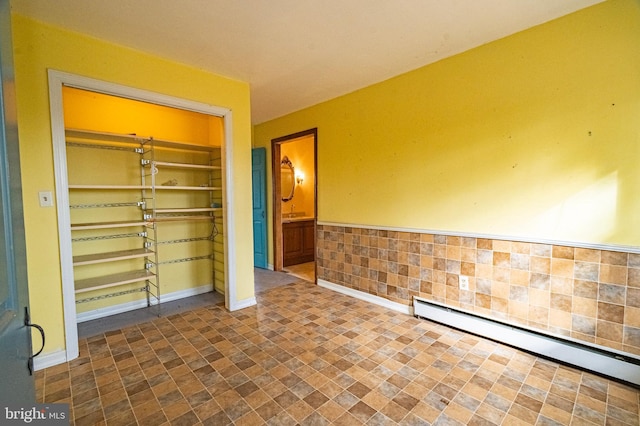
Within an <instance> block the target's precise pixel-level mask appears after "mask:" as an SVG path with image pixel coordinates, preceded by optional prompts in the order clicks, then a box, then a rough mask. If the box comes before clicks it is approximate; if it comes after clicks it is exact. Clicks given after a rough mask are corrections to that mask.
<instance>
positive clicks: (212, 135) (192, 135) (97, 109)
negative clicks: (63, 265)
mask: <svg viewBox="0 0 640 426" xmlns="http://www.w3.org/2000/svg"><path fill="white" fill-rule="evenodd" d="M63 97H64V120H65V127H66V128H73V129H83V130H93V131H100V132H110V133H121V134H132V133H135V134H137V135H140V136H143V137H147V136H153V137H154V138H155V139H163V140H175V141H182V142H190V143H196V144H208V145H212V146H222V143H223V121H222V119H221V118H219V117H214V116H208V115H205V114H201V113H196V112H192V111H186V110H181V109H177V108H169V107H165V106H161V105H154V104H150V103H145V102H139V101H134V100H130V99H124V98H119V97H115V96H110V95H104V94H100V93H95V92H90V91H86V90H80V89H75V88H70V87H64V88H63ZM107 153H108V155H107ZM87 155H100V161H99V164H100V167H95V164H96V163H95V160H94V161H89V159H88V158H87V157H86V156H87ZM123 155H125V156H126V155H128V154H126V153H125V154H121V153H119V152H117V151H116V152H114V151H107V152H106V153H104V152H103V153H87V151H86V149H79V150H78V149H75V150H73V149H67V161H68V170H69V183H81V182H83V179H84V180H86V179H87V176H90V177H91V181H92V182H94V183H97V184H113V183H117V184H121V185H139V184H140V177H139V170H138V169H137V168H136V170H128V169H125V165H126V164H127V160H126V159H124V158H123ZM174 161H178V162H189V160H188V159H184V158H176V159H174ZM132 164H134V163H132ZM87 167H90V168H91V170H86V168H87ZM129 168H131V167H129ZM74 174H75V175H77V176H75V175H74ZM123 180H124V181H123ZM198 195H202V194H192V196H198ZM120 196H121V197H122V196H123V195H122V194H121V195H120ZM129 196H130V195H129ZM114 202H115V201H114ZM199 204H202V202H200V203H199ZM205 204H206V203H205ZM72 213H74V215H78V214H81V215H82V217H83V219H82V222H92V221H99V220H92V217H91V216H92V215H94V216H95V214H96V213H97V212H96V210H95V209H80V210H79V211H73V212H72ZM98 214H99V213H98ZM140 214H141V213H140ZM130 219H139V217H137V218H130ZM183 226H195V225H193V224H190V225H183ZM199 226H200V228H202V224H199ZM207 226H208V225H207ZM219 231H222V229H220V230H219ZM186 232H188V230H185V233H186ZM198 232H200V233H204V232H208V230H205V229H201V230H199V231H198ZM132 243H135V242H134V241H132ZM89 244H90V243H81V244H80V245H77V246H76V247H75V248H74V255H75V254H81V253H78V252H76V250H83V249H84V248H85V246H88V245H89ZM101 244H104V242H102V243H101ZM102 247H104V246H102ZM130 248H137V247H130ZM189 249H190V247H189V246H187V245H177V246H175V247H172V254H171V257H172V258H184V257H189V256H192V255H193V253H191V252H189ZM102 251H104V249H102ZM165 251H166V250H165ZM216 251H217V252H220V253H222V252H223V247H222V244H219V247H217V248H216ZM216 263H218V264H219V265H216V267H215V269H216V273H215V281H216V283H215V287H216V290H218V291H219V292H221V293H224V264H223V260H222V256H218V257H217V258H216ZM101 267H102V268H105V269H107V270H108V268H109V267H111V265H109V264H106V265H102V266H101ZM213 267H214V265H213V264H212V262H211V261H208V260H204V261H203V260H201V261H197V262H185V263H180V264H174V265H171V267H166V268H163V270H162V283H161V293H162V294H164V295H166V294H169V293H174V292H178V291H183V290H188V289H195V288H199V287H204V286H208V285H211V284H212V272H211V270H212V268H213ZM80 272H82V271H76V274H77V273H80ZM104 273H106V272H104ZM78 278H83V277H80V276H76V279H78ZM212 288H213V287H212ZM141 298H144V293H133V294H128V295H124V296H119V297H118V298H116V299H113V298H107V299H101V300H97V301H92V302H89V303H81V304H78V305H77V306H76V308H77V312H78V313H83V312H88V311H93V310H96V309H102V308H105V307H107V306H111V305H113V304H121V303H125V302H131V301H134V300H138V299H141Z"/></svg>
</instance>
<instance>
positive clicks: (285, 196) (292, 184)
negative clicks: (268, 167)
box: [280, 156, 296, 201]
mask: <svg viewBox="0 0 640 426" xmlns="http://www.w3.org/2000/svg"><path fill="white" fill-rule="evenodd" d="M295 189H296V179H295V172H294V169H293V164H291V161H290V160H289V158H288V157H287V156H285V157H284V158H283V159H282V161H281V162H280V190H281V195H282V201H291V199H292V198H293V192H294V191H295Z"/></svg>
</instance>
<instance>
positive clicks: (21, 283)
mask: <svg viewBox="0 0 640 426" xmlns="http://www.w3.org/2000/svg"><path fill="white" fill-rule="evenodd" d="M10 17H11V14H10V12H9V0H0V21H1V22H0V77H1V80H2V84H1V85H0V365H1V366H2V367H0V402H1V404H2V405H5V406H6V405H9V404H28V403H34V402H35V386H34V380H33V377H32V376H31V375H30V372H29V366H30V365H29V364H30V363H31V358H30V357H31V331H30V328H29V327H28V326H27V325H25V315H26V314H27V312H28V299H29V295H28V290H27V260H26V249H25V243H24V222H23V215H22V189H21V179H20V155H19V152H18V126H17V123H16V121H15V117H16V111H15V101H14V99H15V95H14V93H13V92H14V89H13V60H12V49H13V47H12V44H11V18H10ZM27 323H28V320H27ZM2 411H3V412H4V409H3V410H2ZM3 415H4V414H3ZM3 418H4V417H3Z"/></svg>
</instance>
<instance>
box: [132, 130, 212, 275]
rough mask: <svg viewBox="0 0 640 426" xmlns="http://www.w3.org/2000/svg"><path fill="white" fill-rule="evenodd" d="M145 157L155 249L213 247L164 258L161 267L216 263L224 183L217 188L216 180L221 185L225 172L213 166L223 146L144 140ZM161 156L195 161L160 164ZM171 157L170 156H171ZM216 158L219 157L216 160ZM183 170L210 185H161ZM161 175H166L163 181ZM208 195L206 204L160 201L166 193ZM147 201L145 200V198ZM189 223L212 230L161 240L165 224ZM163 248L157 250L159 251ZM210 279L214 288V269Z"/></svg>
mask: <svg viewBox="0 0 640 426" xmlns="http://www.w3.org/2000/svg"><path fill="white" fill-rule="evenodd" d="M143 145H144V154H143V160H142V165H143V167H144V168H145V173H144V177H145V179H150V180H151V184H150V190H147V189H146V188H145V190H144V191H148V192H150V194H148V202H147V203H146V205H147V215H146V216H145V218H146V219H148V220H150V221H152V222H153V223H154V224H155V230H156V233H155V238H154V245H155V247H156V248H157V247H159V246H165V245H167V246H168V245H180V244H191V243H197V242H202V241H208V242H209V243H210V248H209V250H208V253H206V254H201V255H195V256H188V257H179V258H168V259H162V260H160V261H159V262H158V265H159V266H160V267H161V266H162V265H170V264H178V263H183V262H192V261H198V260H210V261H212V262H213V261H214V259H215V252H214V239H215V238H216V237H217V236H218V235H220V231H219V228H218V224H217V222H218V221H220V219H221V217H222V186H221V184H220V185H219V186H218V185H215V183H214V182H215V181H216V180H217V181H219V182H221V178H218V179H216V177H215V175H216V174H218V175H220V174H221V173H222V166H221V165H217V164H214V163H215V162H216V159H217V160H220V158H219V155H220V147H213V146H205V145H197V144H189V143H182V142H174V141H167V140H159V139H153V138H150V139H149V140H147V141H145V143H144V144H143ZM160 153H163V154H164V157H167V153H173V154H177V155H179V156H182V157H184V156H185V155H186V156H189V157H190V158H192V161H189V162H186V161H184V162H178V161H164V159H163V160H162V161H161V160H160V159H158V156H159V154H160ZM169 156H170V155H169ZM216 157H217V158H216ZM174 171H182V172H184V173H186V174H200V175H206V179H207V182H205V183H202V184H200V185H195V184H193V183H189V184H186V185H182V184H180V185H179V184H178V181H177V180H169V181H167V182H165V184H163V183H162V182H159V180H160V181H162V180H164V179H166V178H167V177H169V176H170V175H171V172H174ZM160 176H164V178H163V179H160ZM176 193H182V194H189V193H191V194H194V193H200V194H205V193H206V194H208V197H206V198H207V201H206V205H193V203H189V204H190V205H178V206H176V205H171V206H167V205H165V204H164V203H162V202H161V201H160V200H161V199H162V198H163V195H164V194H176ZM145 197H147V194H145ZM145 199H146V198H145ZM188 222H207V223H210V224H211V230H210V232H209V233H208V234H207V235H202V234H201V235H197V236H192V237H186V238H183V237H180V238H173V237H169V238H168V239H161V238H160V237H159V232H158V231H159V229H160V228H162V227H163V224H168V223H174V224H175V223H188ZM160 250H162V249H157V250H156V251H160ZM211 274H212V275H211V280H212V283H213V286H214V287H215V278H216V277H215V268H213V267H212V268H211Z"/></svg>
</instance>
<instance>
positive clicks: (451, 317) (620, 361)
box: [413, 297, 640, 387]
mask: <svg viewBox="0 0 640 426" xmlns="http://www.w3.org/2000/svg"><path fill="white" fill-rule="evenodd" d="M413 313H414V315H415V316H416V317H419V318H424V319H427V320H430V321H434V322H438V323H441V324H444V325H447V326H450V327H453V328H457V329H459V330H462V331H466V332H469V333H472V334H476V335H478V336H482V337H486V338H487V339H491V340H494V341H497V342H500V343H504V344H507V345H509V346H513V347H516V348H518V349H522V350H524V351H527V352H532V353H534V354H537V355H540V356H543V357H546V358H551V359H553V360H556V361H559V362H562V363H566V364H569V365H572V366H574V367H578V368H581V369H583V370H587V371H591V372H593V373H596V374H600V375H604V376H607V377H609V378H613V379H617V380H619V381H622V382H625V383H628V384H631V385H634V386H636V387H640V357H635V356H633V355H630V354H628V353H624V352H619V351H615V350H612V349H608V348H604V347H601V346H596V345H589V344H585V343H582V342H579V341H576V340H572V339H571V340H570V339H567V338H564V337H559V336H553V335H549V334H544V333H541V332H537V331H535V330H532V329H529V328H526V327H520V326H516V325H512V324H506V323H503V322H500V321H496V320H493V319H490V318H486V317H483V316H480V315H478V314H475V313H472V312H468V311H464V310H460V309H455V308H451V307H449V306H446V305H442V304H439V303H436V302H433V301H431V300H426V299H422V298H418V297H414V300H413Z"/></svg>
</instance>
